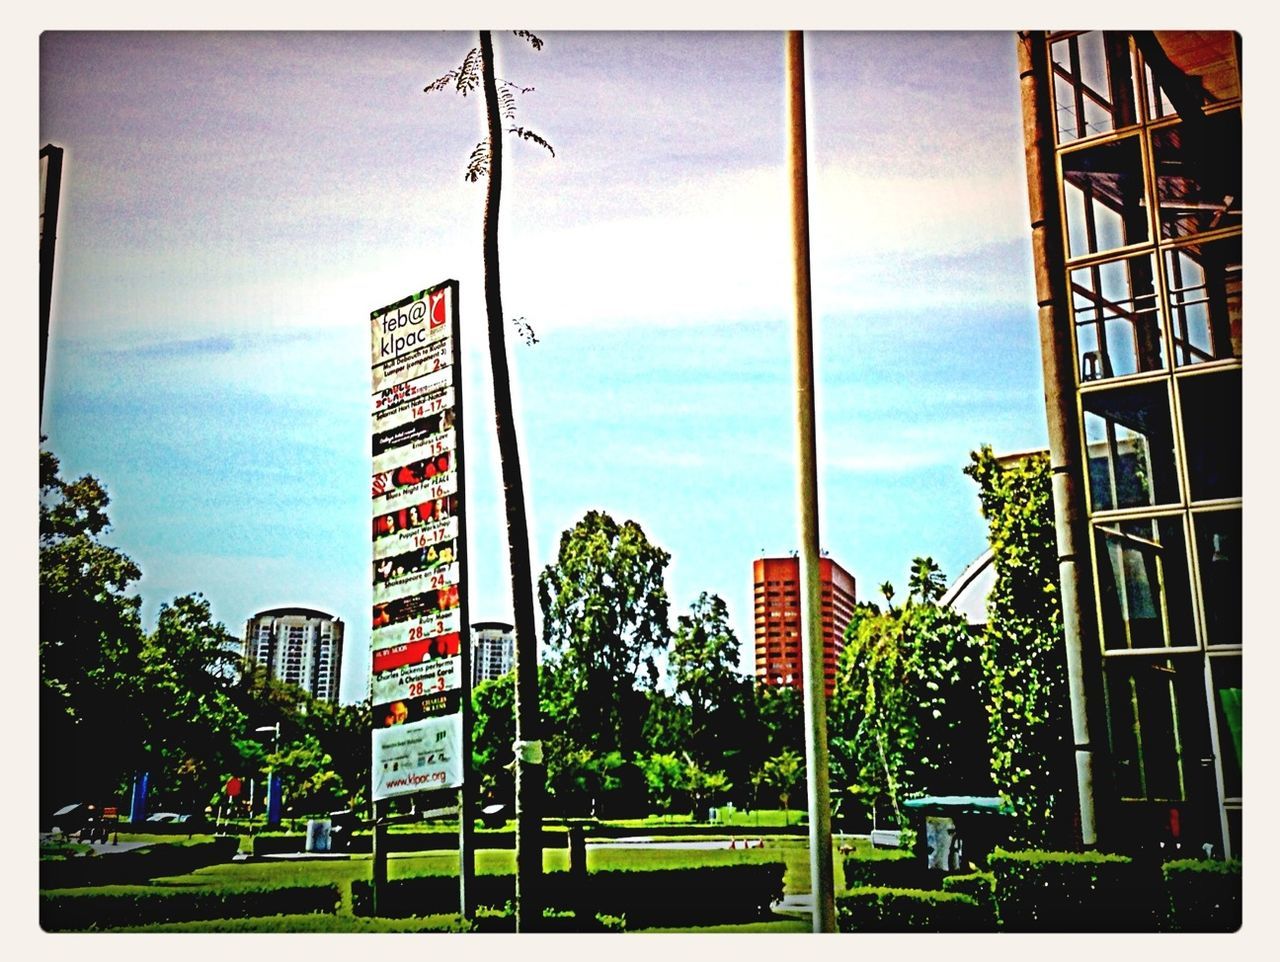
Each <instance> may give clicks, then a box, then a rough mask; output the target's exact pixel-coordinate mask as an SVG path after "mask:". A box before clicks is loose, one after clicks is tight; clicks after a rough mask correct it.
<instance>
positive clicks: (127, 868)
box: [40, 836, 240, 889]
mask: <svg viewBox="0 0 1280 962" xmlns="http://www.w3.org/2000/svg"><path fill="white" fill-rule="evenodd" d="M239 846H240V839H238V838H235V837H232V836H227V837H223V838H215V839H212V840H210V841H205V842H190V843H186V844H184V843H181V842H158V843H156V844H154V845H148V846H146V847H144V848H135V849H130V850H129V851H127V852H118V853H113V854H109V855H97V856H93V857H91V858H69V859H65V860H48V861H43V862H41V863H40V888H41V889H64V888H76V887H80V886H101V885H139V884H142V883H144V882H147V881H149V880H151V879H153V878H162V877H164V876H169V875H189V874H190V873H191V872H194V871H195V870H196V869H198V868H204V867H205V866H206V865H216V864H218V863H220V862H229V861H231V859H232V858H233V857H234V856H235V854H236V852H237V851H239Z"/></svg>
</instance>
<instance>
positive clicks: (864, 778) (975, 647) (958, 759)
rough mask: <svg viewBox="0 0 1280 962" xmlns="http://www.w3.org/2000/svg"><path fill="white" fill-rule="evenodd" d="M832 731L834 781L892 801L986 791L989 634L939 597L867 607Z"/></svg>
mask: <svg viewBox="0 0 1280 962" xmlns="http://www.w3.org/2000/svg"><path fill="white" fill-rule="evenodd" d="M845 637H846V644H845V649H844V652H843V653H842V655H841V659H840V664H839V666H838V669H837V673H836V687H835V692H834V693H833V696H832V699H831V710H830V713H829V716H828V731H829V732H830V737H831V742H832V752H831V763H832V771H833V781H835V782H837V783H843V784H844V786H845V787H846V789H849V790H851V791H853V793H854V794H855V795H856V796H858V797H860V798H863V799H876V798H884V799H886V800H887V801H888V803H889V805H890V807H891V810H892V812H893V815H894V817H895V819H897V821H898V823H899V826H900V827H901V828H904V829H905V828H907V827H908V826H907V824H906V821H905V819H904V818H903V813H902V809H901V807H900V805H901V802H902V800H904V799H906V798H910V797H913V796H919V795H924V794H942V795H960V794H985V793H986V792H987V791H989V790H990V782H989V778H988V772H987V764H986V760H987V745H986V706H987V704H988V697H987V692H986V684H985V678H984V673H983V667H982V658H981V656H982V640H981V638H980V637H979V636H977V635H975V633H974V632H972V631H971V630H970V628H969V626H968V624H967V623H966V622H965V620H964V618H963V616H961V615H959V614H958V613H956V612H955V611H953V610H951V609H950V608H940V607H938V606H937V605H935V604H933V603H932V602H926V603H919V604H911V605H907V606H905V607H903V608H901V609H896V610H890V611H888V612H885V613H883V614H881V613H871V612H866V611H863V612H860V613H859V615H858V617H856V618H855V619H854V620H853V622H851V624H850V626H849V628H848V630H847V631H846V636H845Z"/></svg>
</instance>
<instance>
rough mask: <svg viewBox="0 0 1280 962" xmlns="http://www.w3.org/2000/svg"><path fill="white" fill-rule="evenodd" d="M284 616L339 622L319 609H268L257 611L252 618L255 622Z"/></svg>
mask: <svg viewBox="0 0 1280 962" xmlns="http://www.w3.org/2000/svg"><path fill="white" fill-rule="evenodd" d="M286 615H300V616H301V617H303V618H325V619H328V620H329V621H341V620H342V619H341V618H336V617H334V616H333V615H331V614H329V613H328V612H327V611H321V610H320V609H319V608H268V609H267V610H266V611H259V612H258V613H257V614H256V615H254V616H253V620H254V621H256V620H257V619H259V618H283V617H285V616H286Z"/></svg>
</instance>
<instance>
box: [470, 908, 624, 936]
mask: <svg viewBox="0 0 1280 962" xmlns="http://www.w3.org/2000/svg"><path fill="white" fill-rule="evenodd" d="M625 929H626V926H625V920H624V919H621V918H618V917H617V916H612V915H595V916H592V917H590V918H583V919H582V920H581V921H579V919H578V916H577V914H576V913H574V912H567V911H561V910H558V909H544V910H543V912H542V924H541V925H540V926H539V927H538V931H539V932H550V933H569V932H623V931H625ZM463 930H464V931H470V932H514V931H515V930H516V913H515V909H514V907H513V906H512V905H510V904H508V905H506V906H505V907H504V908H501V909H495V908H487V907H483V906H482V907H480V908H479V909H477V910H476V917H475V921H473V922H472V923H471V924H470V925H469V926H465V927H464V928H463Z"/></svg>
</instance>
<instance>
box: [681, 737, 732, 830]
mask: <svg viewBox="0 0 1280 962" xmlns="http://www.w3.org/2000/svg"><path fill="white" fill-rule="evenodd" d="M684 764H685V776H684V783H685V787H686V790H687V791H688V792H689V797H690V800H691V801H692V802H693V812H694V817H695V818H701V817H703V816H704V815H705V809H706V806H707V805H708V804H710V803H711V802H714V801H716V800H717V799H719V798H721V797H723V796H724V795H727V794H728V793H729V791H730V789H732V788H733V783H732V782H730V781H729V777H728V776H727V775H726V774H725V773H724V772H722V771H711V770H708V769H705V768H703V767H702V766H701V765H699V764H698V763H697V761H695V760H694V759H693V757H692V756H690V755H689V754H688V753H687V752H686V753H685V755H684Z"/></svg>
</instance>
